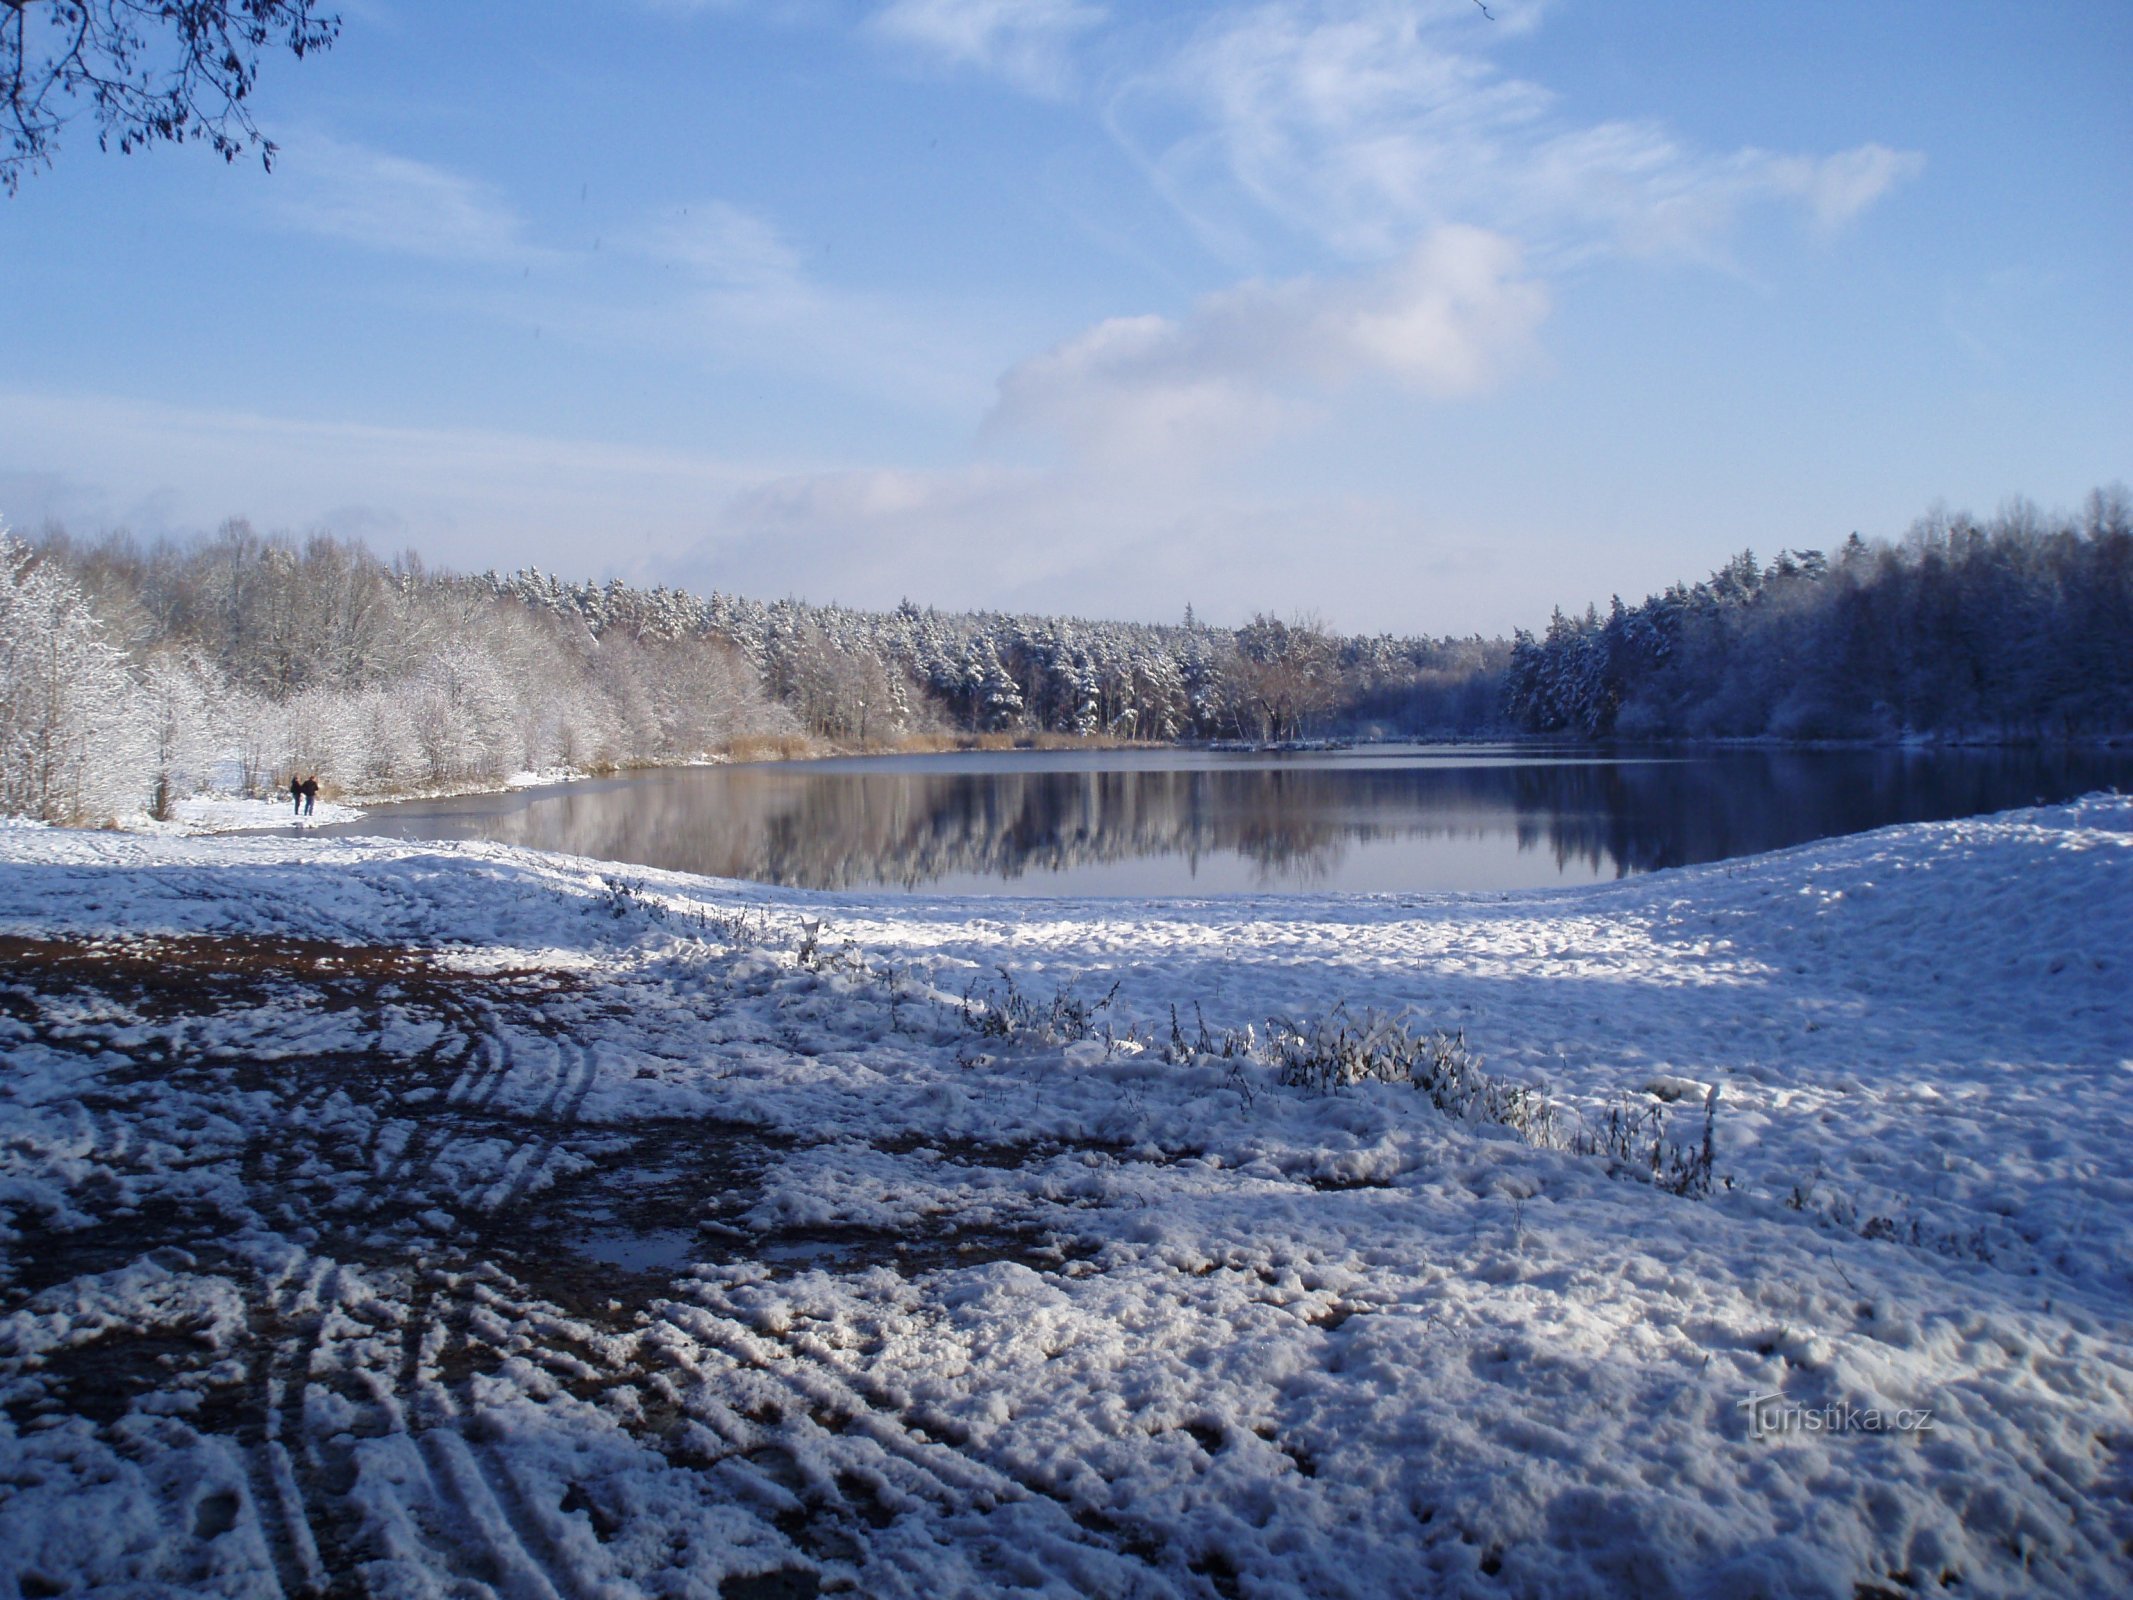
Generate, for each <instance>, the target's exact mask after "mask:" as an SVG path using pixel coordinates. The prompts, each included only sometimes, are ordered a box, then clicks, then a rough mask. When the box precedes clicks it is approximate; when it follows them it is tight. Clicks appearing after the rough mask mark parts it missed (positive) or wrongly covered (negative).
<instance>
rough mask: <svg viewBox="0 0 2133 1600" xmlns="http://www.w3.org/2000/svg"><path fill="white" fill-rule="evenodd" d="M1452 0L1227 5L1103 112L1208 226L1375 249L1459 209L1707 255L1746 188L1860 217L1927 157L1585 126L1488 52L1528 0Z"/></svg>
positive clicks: (1556, 237)
mask: <svg viewBox="0 0 2133 1600" xmlns="http://www.w3.org/2000/svg"><path fill="white" fill-rule="evenodd" d="M1492 9H1497V10H1498V11H1499V16H1500V18H1501V19H1502V20H1501V21H1500V22H1499V23H1498V24H1496V25H1492V24H1490V23H1489V22H1488V21H1487V20H1486V19H1485V18H1483V17H1482V16H1481V14H1480V12H1479V11H1478V10H1477V9H1476V8H1475V7H1473V6H1472V5H1471V4H1465V3H1460V0H1424V3H1416V0H1272V3H1268V4H1263V5H1258V6H1254V7H1252V8H1251V9H1250V10H1248V11H1245V12H1242V13H1241V14H1239V13H1225V14H1222V15H1221V16H1219V17H1218V18H1217V19H1216V20H1214V21H1212V22H1210V23H1209V24H1208V25H1207V26H1206V27H1204V28H1203V29H1202V30H1201V31H1200V32H1199V33H1198V34H1197V35H1196V36H1195V37H1194V38H1193V39H1192V41H1191V42H1190V43H1189V44H1188V45H1187V46H1186V48H1185V49H1184V50H1183V51H1181V52H1180V53H1179V54H1178V55H1177V56H1176V57H1175V58H1173V59H1171V60H1170V61H1168V62H1167V63H1165V64H1164V65H1162V66H1160V67H1157V68H1155V69H1153V70H1150V71H1146V72H1141V73H1137V74H1134V75H1131V76H1129V77H1127V78H1126V79H1124V80H1122V81H1121V82H1120V84H1119V85H1118V86H1117V87H1116V89H1115V90H1114V92H1113V94H1112V97H1111V100H1110V104H1109V106H1108V110H1107V120H1108V122H1109V125H1110V126H1111V128H1112V131H1113V133H1114V135H1115V136H1116V137H1117V138H1119V140H1120V141H1121V142H1122V144H1124V145H1125V146H1126V148H1127V149H1128V150H1129V151H1131V152H1132V153H1133V154H1134V155H1135V156H1136V157H1137V158H1138V159H1140V160H1141V162H1142V163H1143V165H1144V167H1145V168H1146V170H1147V171H1148V172H1149V173H1150V174H1151V176H1152V177H1153V178H1154V180H1155V181H1156V183H1157V184H1158V185H1159V186H1160V187H1161V189H1162V190H1163V192H1164V193H1165V194H1166V195H1167V196H1168V197H1169V198H1170V199H1171V200H1172V201H1173V203H1174V204H1176V205H1177V206H1178V207H1179V209H1180V210H1181V211H1182V212H1184V213H1185V214H1186V215H1187V216H1188V217H1190V218H1192V219H1193V220H1194V221H1195V222H1196V223H1198V224H1199V225H1200V226H1201V227H1202V228H1203V230H1204V231H1205V232H1206V233H1207V235H1208V236H1209V237H1210V238H1211V239H1213V240H1215V241H1216V242H1218V243H1224V244H1228V245H1232V246H1233V245H1234V244H1235V241H1237V240H1238V239H1241V238H1248V237H1250V235H1251V234H1252V232H1253V229H1254V227H1255V225H1256V219H1257V218H1258V217H1260V216H1263V215H1265V214H1269V213H1271V214H1272V215H1273V216H1275V217H1277V218H1279V219H1280V220H1281V221H1283V222H1284V223H1286V224H1287V225H1288V226H1290V227H1292V228H1294V229H1297V230H1299V231H1301V232H1303V233H1305V234H1307V235H1309V236H1310V237H1311V238H1313V239H1314V240H1316V241H1319V242H1322V243H1323V244H1325V245H1327V246H1328V247H1330V248H1332V249H1334V250H1337V251H1340V252H1344V253H1347V254H1350V255H1354V256H1358V257H1365V258H1367V257H1372V256H1382V255H1385V254H1387V253H1389V252H1390V251H1392V250H1395V249H1397V248H1399V247H1400V246H1401V245H1402V244H1403V243H1404V242H1405V241H1407V240H1409V239H1412V238H1414V237H1415V236H1416V235H1417V234H1418V233H1420V232H1422V231H1423V230H1425V229H1428V228H1431V227H1435V226H1438V225H1441V224H1443V223H1446V222H1454V221H1466V222H1476V223H1482V224H1486V225H1488V226H1491V227H1495V228H1499V229H1503V230H1506V231H1509V232H1513V233H1517V234H1519V235H1520V236H1522V237H1525V238H1528V239H1530V240H1532V241H1534V242H1536V243H1538V244H1544V245H1546V246H1547V247H1549V248H1550V249H1551V250H1555V251H1568V252H1577V251H1582V250H1589V249H1593V248H1613V249H1620V250H1625V251H1629V252H1631V253H1637V254H1653V253H1661V252H1666V253H1681V254H1704V255H1711V256H1716V255H1719V254H1721V253H1722V252H1723V247H1724V246H1723V239H1724V234H1725V232H1726V229H1727V227H1728V225H1729V224H1730V222H1731V221H1732V219H1733V218H1734V216H1735V215H1736V214H1737V213H1738V212H1739V210H1740V209H1741V208H1742V207H1743V206H1744V205H1746V204H1748V203H1750V202H1753V201H1757V200H1769V199H1773V198H1780V199H1790V200H1795V201H1798V202H1801V203H1804V205H1805V206H1806V208H1807V210H1808V212H1809V215H1810V216H1811V217H1812V218H1813V219H1814V220H1815V222H1816V223H1817V225H1818V226H1821V227H1824V228H1829V227H1835V226H1838V225H1841V224H1842V223H1844V222H1846V221H1849V220H1850V219H1852V218H1853V217H1855V216H1857V215H1858V214H1859V213H1860V212H1862V211H1863V210H1865V209H1866V207H1867V206H1869V205H1871V204H1872V203H1873V202H1874V201H1875V200H1877V199H1878V198H1880V197H1881V196H1882V195H1883V194H1885V193H1886V192H1887V191H1888V190H1889V189H1890V188H1891V187H1893V186H1894V185H1895V184H1896V183H1898V182H1900V181H1901V180H1903V179H1905V178H1907V177H1909V176H1911V175H1913V174H1915V173H1916V172H1917V171H1918V170H1919V169H1920V166H1921V165H1922V158H1921V157H1919V156H1918V155H1916V154H1912V153H1905V152H1899V151H1893V150H1888V149H1885V148H1883V147H1882V146H1879V145H1864V146H1861V147H1859V148H1858V149H1856V150H1850V151H1845V152H1841V153H1839V154H1836V155H1832V156H1825V157H1811V156H1800V155H1772V154H1768V153H1765V152H1761V151H1757V150H1752V149H1743V150H1738V151H1732V152H1723V153H1713V152H1706V151H1699V150H1696V149H1693V148H1691V147H1689V146H1687V145H1685V144H1683V143H1682V142H1681V141H1680V140H1678V139H1677V138H1675V137H1674V136H1673V135H1671V134H1670V133H1668V132H1667V130H1666V129H1665V128H1664V127H1662V126H1660V125H1659V124H1657V123H1653V122H1649V121H1624V120H1613V121H1606V122H1600V123H1594V124H1579V123H1577V122H1575V121H1573V120H1571V119H1570V118H1568V117H1566V116H1565V115H1564V114H1563V112H1562V110H1561V108H1560V106H1559V104H1558V102H1557V99H1556V97H1555V95H1554V94H1552V93H1551V92H1550V91H1549V90H1548V89H1546V88H1545V87H1543V86H1542V85H1540V84H1537V83H1534V82H1531V81H1528V80H1526V79H1522V78H1518V77H1515V76H1512V75H1509V74H1507V73H1505V72H1503V71H1501V70H1499V69H1498V67H1497V66H1496V65H1495V63H1494V62H1493V61H1492V60H1490V59H1489V56H1488V52H1489V51H1490V50H1492V49H1494V48H1497V47H1498V46H1499V45H1501V44H1502V43H1503V42H1504V40H1506V39H1507V38H1509V37H1513V36H1515V35H1516V34H1517V33H1519V32H1521V31H1524V30H1526V29H1528V28H1530V27H1532V26H1534V25H1537V22H1538V18H1539V11H1538V9H1537V8H1535V7H1519V8H1512V7H1508V6H1507V7H1504V8H1492Z"/></svg>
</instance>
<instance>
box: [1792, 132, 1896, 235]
mask: <svg viewBox="0 0 2133 1600" xmlns="http://www.w3.org/2000/svg"><path fill="white" fill-rule="evenodd" d="M1925 165H1926V158H1925V157H1924V156H1922V155H1920V154H1919V153H1918V152H1917V151H1915V150H1891V149H1889V148H1888V147H1887V146H1885V145H1878V144H1863V145H1860V146H1859V147H1858V148H1857V149H1856V150H1846V151H1843V152H1841V153H1839V154H1837V155H1833V156H1825V157H1823V158H1822V159H1821V160H1820V161H1815V160H1812V159H1809V158H1807V157H1804V156H1792V157H1785V158H1781V159H1777V160H1774V161H1772V162H1771V163H1770V176H1771V182H1772V183H1773V185H1774V186H1775V187H1777V188H1778V189H1779V190H1781V191H1783V192H1785V193H1788V194H1795V195H1798V196H1799V197H1800V198H1801V199H1802V200H1804V201H1805V202H1806V203H1807V208H1808V210H1809V211H1810V212H1812V213H1813V215H1814V219H1815V221H1816V222H1817V223H1819V224H1820V225H1821V226H1822V227H1824V228H1826V229H1834V228H1840V227H1842V226H1843V225H1844V224H1845V223H1847V222H1849V221H1851V220H1852V218H1854V217H1856V216H1858V215H1859V213H1860V212H1862V211H1864V210H1865V209H1866V208H1867V207H1868V206H1870V205H1872V204H1873V203H1874V202H1875V201H1876V200H1879V199H1880V198H1881V197H1882V196H1883V195H1885V194H1887V193H1888V192H1889V190H1891V189H1893V188H1894V187H1896V185H1897V184H1899V183H1902V182H1904V181H1905V180H1906V179H1909V178H1915V177H1917V176H1918V174H1919V173H1921V172H1923V171H1924V170H1925Z"/></svg>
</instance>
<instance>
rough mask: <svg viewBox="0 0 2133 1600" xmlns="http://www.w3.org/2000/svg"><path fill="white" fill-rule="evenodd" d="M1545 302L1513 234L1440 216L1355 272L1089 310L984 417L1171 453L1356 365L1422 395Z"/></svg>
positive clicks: (1234, 444)
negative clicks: (1166, 310)
mask: <svg viewBox="0 0 2133 1600" xmlns="http://www.w3.org/2000/svg"><path fill="white" fill-rule="evenodd" d="M1547 313H1548V295H1547V292H1546V290H1544V289H1543V288H1542V287H1541V286H1540V285H1539V284H1537V283H1535V282H1533V281H1532V280H1531V279H1529V278H1526V277H1525V276H1523V274H1522V272H1521V267H1520V257H1519V251H1518V247H1517V246H1516V245H1515V244H1514V243H1513V242H1512V241H1510V240H1508V239H1506V238H1504V237H1502V236H1501V235H1498V234H1493V233H1488V232H1486V231H1484V230H1482V229H1478V228H1467V227H1445V228H1440V229H1438V230H1437V231H1435V232H1434V233H1432V234H1431V235H1430V236H1429V237H1428V238H1426V239H1424V240H1423V241H1422V243H1421V244H1420V245H1418V246H1417V247H1415V248H1414V249H1413V250H1411V251H1409V252H1408V253H1407V254H1406V255H1404V256H1402V257H1400V258H1399V259H1398V260H1397V261H1395V262H1393V263H1392V264H1390V265H1389V266H1386V267H1384V268H1381V269H1380V270H1378V271H1376V272H1372V273H1369V274H1366V275H1363V276H1360V277H1351V278H1341V279H1332V280H1323V279H1317V278H1298V279H1293V280H1291V281H1288V282H1285V283H1274V284H1266V283H1248V284H1244V285H1242V286H1240V287H1238V288H1234V289H1230V290H1228V291H1225V292H1224V293H1222V294H1218V295H1214V296H1211V297H1209V298H1208V299H1206V300H1204V301H1203V302H1201V304H1200V305H1199V306H1198V307H1196V308H1195V309H1194V310H1193V312H1192V313H1191V314H1190V315H1189V316H1187V317H1185V318H1183V319H1182V320H1176V321H1173V320H1171V319H1169V318H1164V317H1153V316H1146V317H1124V318H1114V319H1112V320H1110V321H1107V322H1103V323H1099V324H1098V325H1097V326H1095V327H1094V328H1091V329H1090V330H1088V331H1087V332H1086V333H1083V334H1080V335H1078V336H1077V337H1075V338H1073V339H1070V340H1068V341H1067V342H1066V343H1064V344H1062V345H1060V346H1058V347H1057V348H1056V349H1053V350H1051V351H1048V352H1047V353H1045V354H1043V355H1041V356H1036V357H1033V358H1032V359H1030V360H1028V361H1024V362H1022V363H1021V364H1020V365H1018V366H1016V367H1015V368H1014V369H1013V370H1012V371H1010V372H1009V373H1008V374H1007V375H1006V377H1005V378H1003V379H1002V380H1001V384H1000V399H999V404H998V406H997V407H996V409H995V412H994V423H995V425H996V426H1003V427H1007V428H1014V429H1032V428H1034V429H1041V430H1046V431H1049V432H1053V433H1056V434H1058V435H1060V436H1062V437H1064V438H1065V439H1066V440H1067V441H1068V442H1069V443H1070V444H1071V445H1073V446H1074V447H1075V448H1076V449H1077V450H1078V451H1079V452H1080V453H1082V454H1084V455H1088V456H1091V457H1096V458H1101V459H1103V460H1106V461H1110V462H1112V463H1121V462H1127V461H1132V460H1136V459H1141V460H1154V461H1160V462H1163V463H1166V464H1170V465H1175V464H1176V463H1177V462H1178V461H1179V460H1180V459H1181V458H1198V457H1204V456H1208V455H1213V454H1220V453H1223V452H1227V451H1234V450H1236V449H1238V448H1240V447H1243V446H1249V445H1251V444H1254V443H1257V442H1261V441H1263V440H1264V439H1266V438H1268V437H1270V436H1271V435H1272V434H1274V433H1275V432H1277V431H1279V430H1280V429H1281V428H1282V427H1283V426H1284V424H1286V423H1287V422H1289V421H1291V420H1293V419H1294V418H1295V417H1296V415H1297V414H1298V411H1299V409H1301V408H1307V407H1309V406H1311V405H1312V404H1313V403H1315V401H1316V400H1317V399H1318V398H1320V397H1322V396H1325V395H1328V394H1331V393H1334V392H1336V391H1338V390H1340V389H1342V388H1345V387H1347V386H1349V385H1351V384H1353V383H1356V382H1358V381H1366V380H1370V379H1385V380H1390V381H1391V382H1393V383H1395V384H1398V385H1400V386H1401V387H1404V388H1407V389H1410V390H1413V391H1415V392H1418V393H1420V394H1423V395H1426V396H1429V397H1432V398H1436V399H1450V398H1454V397H1457V396H1460V395H1468V394H1474V393H1477V392H1480V391H1482V390H1485V389H1487V388H1489V387H1490V386H1492V385H1493V384H1495V383H1496V382H1497V381H1499V380H1500V379H1501V378H1502V377H1503V376H1504V375H1505V373H1506V372H1508V371H1509V370H1510V369H1511V368H1513V367H1514V366H1516V365H1517V364H1518V363H1520V362H1521V361H1523V360H1525V359H1526V358H1527V357H1528V356H1529V354H1530V352H1531V349H1532V343H1533V335H1534V333H1535V331H1536V329H1537V328H1538V327H1539V325H1540V323H1541V321H1542V320H1543V319H1544V318H1545V317H1546V315H1547Z"/></svg>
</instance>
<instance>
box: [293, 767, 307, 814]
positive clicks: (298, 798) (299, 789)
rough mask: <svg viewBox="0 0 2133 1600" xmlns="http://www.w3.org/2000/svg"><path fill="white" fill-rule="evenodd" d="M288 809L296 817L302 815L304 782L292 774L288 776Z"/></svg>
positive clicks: (295, 774)
mask: <svg viewBox="0 0 2133 1600" xmlns="http://www.w3.org/2000/svg"><path fill="white" fill-rule="evenodd" d="M289 809H290V810H291V811H292V812H293V813H294V814H295V815H297V816H302V815H303V814H304V780H303V778H302V777H301V776H300V775H299V774H297V773H294V772H292V773H290V774H289Z"/></svg>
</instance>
